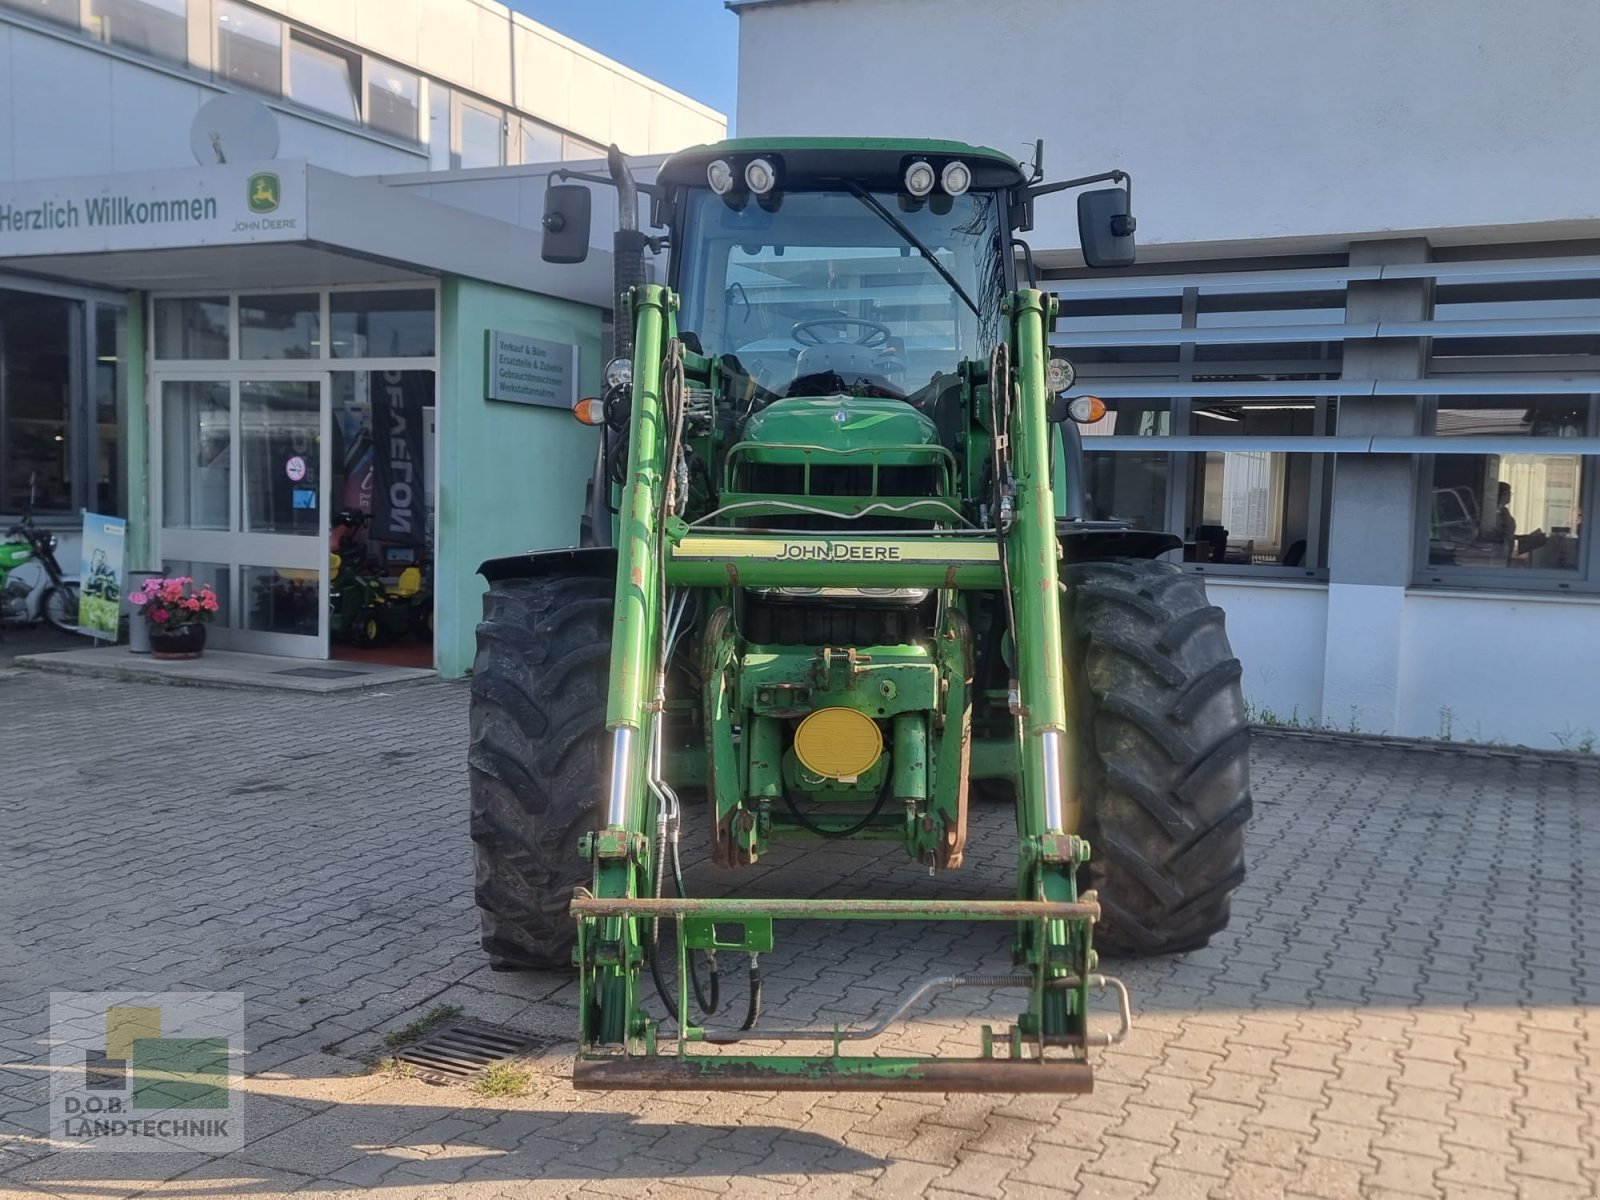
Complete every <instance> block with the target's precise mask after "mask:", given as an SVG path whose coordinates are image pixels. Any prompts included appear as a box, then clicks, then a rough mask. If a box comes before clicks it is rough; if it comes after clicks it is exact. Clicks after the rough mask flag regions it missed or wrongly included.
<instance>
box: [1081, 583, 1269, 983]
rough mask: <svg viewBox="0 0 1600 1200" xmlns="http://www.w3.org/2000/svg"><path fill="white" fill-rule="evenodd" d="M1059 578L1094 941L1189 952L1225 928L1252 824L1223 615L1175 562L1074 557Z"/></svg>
mask: <svg viewBox="0 0 1600 1200" xmlns="http://www.w3.org/2000/svg"><path fill="white" fill-rule="evenodd" d="M1065 581H1066V584H1067V592H1066V603H1065V611H1064V619H1065V625H1066V633H1067V638H1068V655H1069V658H1070V659H1071V664H1072V671H1071V674H1072V676H1073V677H1074V678H1075V679H1076V680H1077V697H1078V705H1079V718H1078V725H1079V729H1080V731H1081V739H1080V745H1081V747H1082V754H1081V756H1080V757H1081V762H1082V767H1081V771H1082V790H1083V796H1084V807H1085V819H1084V832H1085V834H1086V836H1087V837H1088V838H1089V841H1090V844H1091V846H1092V849H1093V854H1094V857H1093V859H1092V861H1091V862H1090V866H1089V873H1090V879H1091V881H1092V883H1093V886H1095V887H1096V888H1098V889H1099V892H1100V903H1101V909H1102V913H1103V916H1102V919H1101V922H1100V925H1099V927H1098V929H1097V932H1096V941H1097V942H1098V943H1099V944H1100V945H1102V946H1104V947H1105V948H1107V949H1109V950H1111V951H1113V952H1116V953H1124V954H1167V953H1174V952H1177V951H1180V950H1188V949H1195V948H1197V947H1199V946H1203V945H1204V944H1205V943H1206V942H1207V941H1208V940H1209V939H1210V938H1211V936H1212V935H1213V934H1215V933H1218V932H1219V931H1221V930H1222V929H1223V928H1225V927H1226V926H1227V923H1228V910H1229V904H1230V901H1231V898H1232V894H1233V891H1234V889H1235V888H1236V887H1238V885H1239V883H1240V882H1241V881H1242V880H1243V879H1244V871H1245V865H1244V832H1245V825H1246V823H1247V822H1248V820H1249V817H1250V775H1249V770H1250V766H1249V753H1250V735H1249V726H1248V723H1247V721H1246V718H1245V709H1244V697H1243V693H1242V690H1241V688H1240V674H1241V671H1240V666H1239V660H1238V659H1236V658H1235V657H1234V656H1233V652H1232V650H1231V648H1230V647H1229V645H1228V637H1227V633H1226V632H1225V630H1224V628H1223V621H1222V617H1223V613H1222V610H1221V609H1220V608H1217V607H1215V606H1214V605H1212V604H1211V603H1210V602H1209V601H1208V600H1207V599H1206V594H1205V585H1204V583H1203V582H1202V581H1201V580H1198V579H1196V578H1194V577H1193V576H1192V575H1188V574H1186V573H1184V571H1183V570H1182V569H1180V568H1179V567H1177V566H1175V565H1174V564H1172V563H1166V562H1159V561H1153V560H1144V559H1130V560H1114V561H1109V562H1088V563H1077V564H1072V565H1069V566H1068V567H1067V568H1066V570H1065Z"/></svg>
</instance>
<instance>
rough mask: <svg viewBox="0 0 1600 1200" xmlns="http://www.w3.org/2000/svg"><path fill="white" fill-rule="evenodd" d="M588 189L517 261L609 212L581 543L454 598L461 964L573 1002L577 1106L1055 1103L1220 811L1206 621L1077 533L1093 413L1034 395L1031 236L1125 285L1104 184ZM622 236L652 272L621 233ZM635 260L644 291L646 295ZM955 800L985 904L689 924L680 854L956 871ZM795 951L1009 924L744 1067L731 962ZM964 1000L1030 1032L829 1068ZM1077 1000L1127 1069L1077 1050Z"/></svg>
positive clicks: (1188, 935) (1179, 941) (825, 168)
mask: <svg viewBox="0 0 1600 1200" xmlns="http://www.w3.org/2000/svg"><path fill="white" fill-rule="evenodd" d="M1036 162H1037V159H1036ZM610 167H611V170H610V176H609V178H607V177H606V176H585V175H581V174H578V173H575V172H562V173H560V174H561V175H562V177H563V179H571V178H573V177H574V176H576V177H577V178H578V179H579V180H581V181H582V182H578V183H570V182H563V183H560V184H554V183H552V185H551V186H550V187H549V189H548V193H547V197H546V207H545V218H544V231H545V244H544V255H545V258H546V259H547V260H548V261H552V262H577V261H580V260H582V259H583V257H584V256H585V255H586V253H587V251H588V245H589V236H590V230H589V224H590V199H591V193H590V191H589V189H588V187H587V186H586V184H589V183H598V184H611V185H614V186H616V187H617V188H618V192H619V211H620V212H621V214H622V225H623V228H622V229H621V230H620V231H619V232H618V233H617V235H616V266H617V274H618V283H619V299H618V308H617V312H616V326H617V341H618V345H619V351H620V352H621V353H620V356H619V357H618V358H617V359H615V360H613V361H612V362H611V363H609V364H608V365H607V367H606V369H605V382H606V391H605V394H604V395H603V396H601V397H598V398H595V399H592V400H585V401H582V402H580V403H579V405H578V406H577V407H576V409H575V413H576V415H577V416H578V418H579V419H580V420H584V421H585V422H586V423H589V424H594V425H598V426H599V428H600V429H601V431H602V439H601V446H600V449H599V452H598V458H597V462H596V465H595V473H594V477H593V480H592V481H591V484H590V488H589V496H588V503H587V511H586V513H585V515H584V519H583V530H582V537H581V539H580V540H581V543H582V544H581V545H580V546H578V547H576V548H573V549H567V550H556V551H549V552H543V553H531V554H526V555H518V556H515V557H509V558H500V559H494V560H492V561H490V562H487V563H485V564H484V565H483V567H482V568H481V570H482V573H483V575H484V576H485V577H486V578H487V579H488V582H489V591H488V594H487V596H486V598H485V601H484V619H483V622H482V624H480V625H479V627H478V653H477V659H476V662H475V665H474V668H473V679H472V742H471V750H470V756H469V764H470V774H471V781H472V837H473V841H474V842H475V844H476V847H475V848H476V864H477V872H476V874H477V900H478V905H479V907H480V909H481V910H482V921H483V944H484V947H485V949H486V950H487V952H488V955H489V957H490V960H491V963H492V965H493V966H495V967H497V968H500V969H504V970H519V969H533V968H554V967H564V966H568V965H569V964H575V965H576V969H577V973H578V982H579V1003H580V1018H579V1021H580V1030H579V1043H580V1044H579V1051H578V1058H577V1062H576V1065H575V1069H574V1081H575V1083H576V1084H577V1086H579V1087H588V1088H603V1089H610V1088H691V1089H708V1088H718V1087H727V1088H752V1087H756V1088H809V1089H825V1090H837V1089H873V1090H881V1089H907V1090H928V1091H964V1090H965V1091H1001V1092H1005V1091H1016V1092H1076V1091H1086V1090H1088V1089H1089V1088H1090V1086H1091V1083H1092V1072H1091V1067H1090V1062H1089V1051H1090V1049H1091V1048H1092V1047H1095V1046H1103V1045H1107V1044H1109V1043H1111V1042H1113V1041H1116V1040H1119V1039H1120V1037H1121V1036H1122V1034H1124V1033H1125V1032H1126V1029H1127V1026H1128V1021H1129V1019H1130V1018H1129V1004H1128V996H1127V991H1126V989H1125V988H1124V987H1123V986H1122V985H1121V984H1120V983H1119V982H1118V981H1117V980H1115V979H1113V978H1110V977H1107V976H1105V975H1102V974H1099V973H1098V972H1097V970H1096V966H1097V953H1096V950H1095V949H1094V948H1093V946H1092V945H1091V939H1093V940H1094V942H1095V943H1096V944H1098V945H1099V946H1101V947H1104V948H1109V949H1111V950H1112V951H1114V952H1116V953H1122V954H1160V953H1170V952H1175V951H1181V950H1186V949H1192V948H1195V947H1199V946H1203V945H1204V944H1205V943H1206V941H1207V939H1208V938H1210V937H1211V936H1212V935H1213V934H1215V933H1216V932H1217V931H1219V930H1221V929H1222V928H1223V927H1224V926H1225V925H1226V923H1227V920H1228V907H1229V900H1230V896H1231V894H1232V892H1233V890H1234V888H1235V887H1236V886H1237V885H1238V884H1239V882H1240V880H1241V879H1242V878H1243V874H1244V826H1245V822H1246V820H1247V818H1248V816H1249V812H1250V798H1249V780H1248V732H1247V725H1246V720H1245V710H1244V703H1243V700H1242V697H1241V693H1240V684H1239V675H1240V670H1239V663H1238V661H1237V660H1236V659H1235V658H1234V657H1233V655H1232V652H1231V651H1230V649H1229V646H1228V640H1227V636H1226V634H1225V632H1224V630H1223V622H1222V612H1221V610H1220V609H1217V608H1215V607H1213V606H1211V605H1210V604H1209V603H1208V602H1207V600H1206V595H1205V591H1204V587H1203V585H1202V583H1201V582H1200V581H1199V580H1198V579H1196V578H1195V577H1194V576H1192V575H1189V574H1186V573H1184V572H1183V571H1182V570H1181V569H1180V568H1178V567H1177V566H1175V565H1172V564H1171V563H1168V562H1165V561H1161V556H1162V555H1163V554H1165V553H1167V552H1168V551H1170V550H1173V549H1175V548H1177V547H1178V546H1179V545H1180V540H1179V539H1178V538H1177V537H1175V536H1172V535H1170V534H1164V533H1152V532H1149V531H1139V530H1135V529H1132V528H1130V527H1128V526H1127V525H1126V524H1125V523H1119V522H1115V521H1103V520H1101V521H1096V520H1090V519H1088V517H1087V513H1088V507H1087V503H1086V498H1085V497H1084V495H1083V494H1082V488H1083V479H1084V473H1083V470H1082V443H1081V438H1080V435H1079V432H1078V428H1077V423H1078V422H1082V421H1086V420H1091V419H1095V418H1096V417H1098V416H1099V415H1100V413H1101V412H1103V406H1102V405H1101V404H1100V402H1099V401H1098V400H1096V399H1094V398H1093V397H1088V396H1074V395H1071V394H1070V391H1071V384H1072V381H1073V371H1072V368H1071V366H1070V364H1069V363H1068V362H1067V361H1066V360H1065V359H1064V358H1061V357H1058V356H1053V355H1052V353H1051V350H1050V342H1049V334H1050V330H1051V327H1052V324H1053V321H1054V318H1055V315H1056V310H1057V303H1058V302H1057V300H1056V299H1055V298H1054V297H1053V296H1052V295H1050V294H1048V293H1046V292H1043V291H1040V290H1038V289H1037V288H1034V287H1031V286H1026V285H1023V286H1019V283H1018V281H1017V278H1016V276H1017V273H1018V267H1019V262H1020V264H1021V265H1023V266H1025V267H1027V268H1028V270H1029V271H1031V263H1030V258H1029V256H1028V254H1027V251H1026V247H1025V246H1024V245H1023V244H1022V243H1020V241H1019V240H1018V239H1017V238H1016V236H1015V235H1016V234H1017V233H1019V232H1024V231H1026V230H1028V229H1030V228H1031V227H1032V218H1033V207H1034V203H1035V201H1036V200H1037V199H1038V198H1039V197H1041V196H1044V195H1046V194H1049V193H1053V192H1059V191H1063V190H1065V189H1068V188H1074V189H1084V188H1088V187H1089V186H1090V185H1096V184H1110V185H1111V186H1102V187H1094V188H1093V190H1083V191H1081V192H1080V194H1079V196H1078V222H1079V228H1080V236H1081V240H1082V246H1083V252H1084V256H1085V259H1086V261H1087V262H1088V263H1089V264H1090V265H1091V266H1124V265H1127V264H1129V263H1131V262H1132V260H1133V244H1134V237H1133V230H1134V219H1133V217H1132V215H1131V212H1130V199H1129V195H1130V190H1131V184H1130V183H1129V182H1128V180H1127V176H1126V175H1125V174H1123V173H1122V172H1118V171H1114V172H1108V173H1106V174H1103V175H1098V176H1091V177H1088V178H1084V179H1076V180H1069V181H1064V182H1059V183H1044V182H1041V174H1040V172H1039V170H1038V167H1037V165H1036V166H1035V168H1034V169H1033V171H1032V172H1031V173H1029V172H1025V171H1024V170H1023V169H1022V168H1021V167H1020V166H1019V165H1018V164H1017V163H1016V162H1015V161H1014V160H1012V159H1011V158H1009V157H1007V156H1005V155H1003V154H1000V153H998V152H996V151H994V150H990V149H985V148H982V147H977V146H970V145H965V144H961V143H956V142H944V141H888V140H876V139H874V140H812V139H771V140H759V141H757V140H748V139H745V140H733V141H726V142H722V143H718V144H716V145H710V146H700V147H696V148H693V149H690V150H686V151H684V152H682V153H680V154H676V155H674V156H672V157H671V158H670V159H668V160H667V161H666V162H665V163H664V164H663V165H662V166H661V168H660V170H659V173H658V175H657V177H656V179H655V181H654V182H653V183H651V184H635V183H634V181H633V179H632V177H631V175H630V173H629V171H628V168H627V166H626V163H625V162H624V161H623V159H622V156H621V155H620V153H618V152H617V151H616V149H615V148H614V147H613V149H612V153H611V160H610ZM640 193H643V194H644V195H645V196H646V197H648V200H649V209H648V211H649V213H650V216H651V221H652V224H653V225H655V226H656V227H657V228H659V229H661V230H663V231H664V232H663V233H661V234H659V235H656V236H650V235H648V234H647V233H645V232H644V231H642V230H640V229H638V228H637V224H638V221H637V219H636V215H637V214H638V213H639V211H640V203H639V194H640ZM646 247H648V248H650V249H654V250H656V251H660V250H662V249H664V248H670V266H669V268H668V272H667V281H666V284H665V285H664V286H663V285H658V284H646V283H644V282H643V279H644V275H643V251H644V250H645V248H646ZM1027 282H1031V281H1027ZM975 782H976V783H977V784H978V785H979V786H978V787H973V786H972V785H973V784H974V783H975ZM686 794H697V795H703V796H704V809H703V812H702V813H701V815H698V816H690V817H686V811H690V812H692V811H693V810H688V809H687V807H686V805H685V803H684V801H683V797H685V795H686ZM980 794H982V795H986V796H995V795H1001V796H1004V797H1005V798H1006V799H1008V800H1010V801H1011V802H1013V803H1014V805H1015V810H1016V828H1017V851H1018V860H1017V863H1018V865H1017V877H1016V892H1015V898H1012V899H1003V900H995V899H971V900H950V899H929V900H916V899H905V898H897V899H882V900H878V899H872V900H868V899H850V898H844V897H825V898H821V899H801V898H795V899H787V898H753V897H737V896H736V897H728V896H726V895H724V896H688V895H686V894H685V891H686V889H685V888H684V886H683V873H682V870H681V867H680V864H679V855H678V831H679V829H680V827H681V822H682V821H683V820H685V819H693V820H697V821H700V822H702V823H703V824H704V827H705V828H706V830H707V833H708V837H709V843H710V846H711V854H712V856H713V857H714V859H715V861H716V863H717V864H718V865H720V866H722V867H725V868H728V869H730V870H736V869H738V868H741V867H745V866H747V865H749V864H752V863H755V862H757V861H758V860H760V859H761V858H762V856H763V855H765V854H766V853H767V852H768V851H769V849H770V848H771V847H772V846H774V845H775V844H776V843H779V842H783V841H789V840H793V839H802V840H810V841H811V842H813V843H815V842H818V841H820V840H831V839H840V838H870V839H879V840H887V841H894V842H899V843H901V844H902V845H903V846H904V848H905V852H906V853H907V854H908V855H909V856H910V857H911V858H912V859H913V860H915V861H916V862H917V863H919V864H923V865H925V866H926V867H927V868H928V869H929V871H930V872H935V871H941V872H942V871H954V870H956V869H958V868H959V867H960V866H961V863H962V858H963V853H964V850H965V843H966V838H967V824H968V808H969V804H970V803H971V802H972V800H973V798H974V797H976V796H978V795H980ZM718 890H722V889H718ZM787 919H808V920H819V919H821V920H869V921H903V920H904V921H937V920H948V921H957V922H969V921H996V922H1003V923H1005V925H1006V926H1008V927H1010V928H1013V929H1014V930H1015V937H1014V942H1013V959H1012V963H1011V964H1010V969H1009V970H1006V971H1002V972H1000V973H997V974H992V975H985V976H983V977H981V978H956V977H950V976H944V977H940V978H936V979H931V980H929V981H928V982H927V983H925V984H924V985H922V986H921V987H919V988H917V989H916V990H915V991H914V992H913V993H912V995H910V996H908V997H907V998H906V1001H905V1003H903V1004H901V1005H900V1006H899V1007H898V1008H897V1009H896V1010H895V1012H894V1013H893V1014H891V1015H890V1016H889V1017H885V1018H884V1019H883V1020H881V1021H879V1022H877V1023H876V1024H875V1025H873V1026H870V1027H867V1028H854V1027H848V1026H841V1025H833V1026H830V1027H826V1028H809V1029H801V1028H790V1027H781V1026H780V1027H771V1026H768V1025H764V1024H762V1023H761V1021H760V1019H759V1015H758V1009H759V992H760V967H759V957H760V956H761V955H763V954H766V953H768V952H769V951H771V950H772V949H773V947H774V945H775V923H778V922H781V921H783V920H787ZM719 953H720V954H722V955H724V956H729V955H734V954H745V955H748V956H749V966H748V970H749V979H750V992H749V995H750V999H751V1003H750V1004H749V1006H748V1010H747V1012H745V1014H744V1019H743V1021H742V1022H739V1021H738V1020H737V1018H734V1019H724V1020H723V1021H721V1023H719V1022H718V1021H717V1019H716V1018H713V1017H709V1016H707V1015H706V1012H707V1011H708V1010H709V1009H711V1008H714V1007H715V1005H716V999H715V997H714V996H713V997H711V998H710V999H709V1000H708V999H707V997H706V996H705V992H706V990H707V987H706V984H705V983H704V982H703V981H702V975H701V972H702V971H703V970H704V969H706V968H707V967H711V969H712V970H713V971H714V970H715V967H714V965H713V964H714V962H715V956H716V955H717V954H719ZM646 975H649V976H652V977H653V979H654V982H655V984H656V987H655V989H654V991H655V994H654V995H652V994H651V989H650V988H649V987H648V986H647V983H646V980H645V977H646ZM967 984H973V985H981V986H985V987H989V988H1015V989H1017V991H1018V992H1019V993H1020V994H1021V995H1020V996H1019V1003H1020V1005H1021V1007H1022V1011H1021V1012H1020V1013H1019V1014H1018V1016H1017V1017H1016V1020H1015V1022H1014V1023H1013V1024H1011V1025H1009V1026H1006V1027H1002V1028H991V1027H989V1026H984V1027H983V1028H982V1030H981V1036H976V1037H975V1038H974V1041H975V1042H976V1043H977V1044H976V1045H975V1046H974V1048H973V1053H972V1054H971V1055H969V1056H964V1057H949V1056H936V1057H920V1056H908V1055H887V1054H876V1053H851V1052H850V1048H849V1047H847V1046H846V1045H845V1043H847V1042H850V1043H854V1042H858V1041H864V1040H867V1039H868V1038H870V1037H872V1036H875V1035H876V1034H877V1033H879V1032H881V1031H882V1030H883V1029H884V1028H886V1027H887V1025H888V1023H889V1021H891V1020H893V1019H897V1018H899V1017H900V1016H902V1015H904V1014H905V1013H907V1012H909V1011H910V1008H911V1006H912V1005H913V1003H914V1002H916V1001H918V1000H920V999H922V998H924V997H925V996H926V995H927V994H928V993H929V992H931V991H934V990H938V989H941V988H947V987H958V986H962V985H967ZM1096 988H1112V989H1114V990H1115V991H1116V993H1117V994H1118V998H1119V999H1120V1002H1121V1003H1120V1015H1121V1018H1122V1020H1121V1026H1120V1029H1109V1028H1091V1027H1090V1021H1089V1010H1090V998H1091V993H1092V991H1093V990H1094V989H1096ZM710 990H712V991H713V992H714V991H715V990H716V980H715V976H714V975H713V976H712V978H711V981H710ZM697 1000H698V1001H699V1002H700V1004H699V1009H698V1015H697V1009H696V1001H697ZM1095 1024H1096V1025H1097V1026H1098V1025H1099V1024H1100V1022H1099V1021H1098V1020H1097V1021H1096V1022H1095ZM775 1042H781V1043H784V1045H783V1046H782V1047H780V1049H782V1050H784V1051H787V1050H789V1049H790V1048H792V1046H793V1045H795V1044H797V1043H798V1044H801V1045H802V1046H804V1044H805V1043H807V1042H810V1043H814V1049H813V1052H810V1053H801V1054H793V1053H763V1052H762V1049H763V1046H764V1044H770V1043H775Z"/></svg>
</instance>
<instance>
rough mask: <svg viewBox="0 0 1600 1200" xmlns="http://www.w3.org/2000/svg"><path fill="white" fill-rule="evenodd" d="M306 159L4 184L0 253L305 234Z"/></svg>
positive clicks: (164, 245) (156, 245)
mask: <svg viewBox="0 0 1600 1200" xmlns="http://www.w3.org/2000/svg"><path fill="white" fill-rule="evenodd" d="M305 198H306V178H305V164H304V163H299V162H285V163H274V164H272V169H271V170H262V169H261V168H260V167H250V166H232V165H228V166H216V167H199V168H195V169H192V170H185V171H149V172H140V173H136V174H127V175H109V176H103V177H94V176H90V177H86V178H81V179H56V180H42V181H38V182H31V183H12V184H4V185H0V258H8V257H12V256H22V255H29V254H76V253H83V252H86V251H96V250H155V249H165V248H167V247H172V246H213V245H230V244H237V243H241V242H274V241H294V240H299V239H302V238H304V237H305V236H306V228H305V226H306V199H305Z"/></svg>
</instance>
